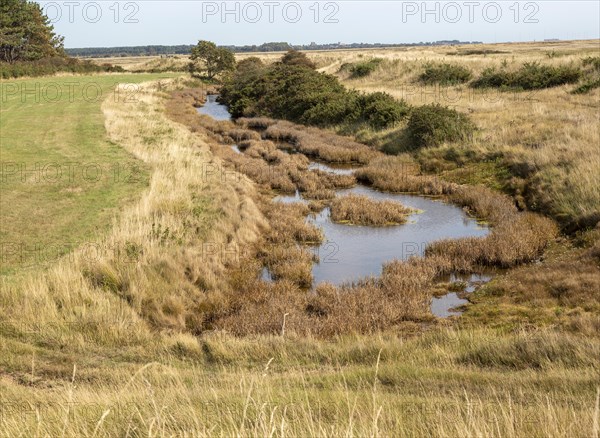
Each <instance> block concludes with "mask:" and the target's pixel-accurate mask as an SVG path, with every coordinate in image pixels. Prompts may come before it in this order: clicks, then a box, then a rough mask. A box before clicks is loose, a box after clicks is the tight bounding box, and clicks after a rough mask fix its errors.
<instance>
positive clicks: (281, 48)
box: [66, 40, 481, 58]
mask: <svg viewBox="0 0 600 438" xmlns="http://www.w3.org/2000/svg"><path fill="white" fill-rule="evenodd" d="M462 44H481V43H480V42H478V41H474V42H462V41H458V40H451V41H435V42H429V43H423V42H421V43H412V44H382V43H375V44H371V43H352V44H342V43H328V44H306V45H291V44H288V43H285V42H271V43H264V44H260V45H246V46H220V47H222V48H226V49H229V50H230V51H232V52H235V53H248V52H286V51H288V50H291V49H295V50H339V49H374V48H386V47H413V46H439V45H446V46H447V45H462ZM193 48H194V46H193V45H177V46H135V47H90V48H80V49H66V52H67V54H69V55H70V56H77V57H82V58H113V57H125V56H158V55H189V54H190V52H191V50H192V49H193Z"/></svg>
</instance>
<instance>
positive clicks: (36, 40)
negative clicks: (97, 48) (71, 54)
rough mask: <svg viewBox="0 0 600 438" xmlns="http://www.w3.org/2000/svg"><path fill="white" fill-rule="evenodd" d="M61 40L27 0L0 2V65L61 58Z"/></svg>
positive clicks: (39, 11)
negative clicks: (2, 63)
mask: <svg viewBox="0 0 600 438" xmlns="http://www.w3.org/2000/svg"><path fill="white" fill-rule="evenodd" d="M63 39H64V38H63V37H61V36H58V35H56V34H55V33H54V27H53V26H52V24H51V23H50V20H49V19H48V17H46V15H44V12H43V11H42V8H41V7H40V5H38V4H37V3H35V2H32V1H28V0H0V61H4V62H9V63H14V62H17V61H37V60H38V59H42V58H49V57H53V56H65V52H64V49H63Z"/></svg>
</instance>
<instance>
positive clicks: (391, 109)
mask: <svg viewBox="0 0 600 438" xmlns="http://www.w3.org/2000/svg"><path fill="white" fill-rule="evenodd" d="M360 106H361V108H362V109H361V113H362V115H363V118H364V119H365V120H366V121H367V123H368V124H369V125H370V126H371V127H372V128H374V129H385V128H389V127H391V126H393V125H395V124H396V123H397V122H399V121H400V120H402V119H403V118H405V117H406V116H407V115H408V112H409V107H408V105H407V104H406V102H404V101H403V100H402V101H397V100H396V99H394V98H393V97H392V96H391V95H389V94H387V93H382V92H377V93H371V94H365V95H362V96H361V97H360Z"/></svg>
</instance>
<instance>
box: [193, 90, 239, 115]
mask: <svg viewBox="0 0 600 438" xmlns="http://www.w3.org/2000/svg"><path fill="white" fill-rule="evenodd" d="M218 97H219V96H218V95H217V94H209V95H208V96H206V102H205V103H204V105H203V106H201V107H200V108H197V110H198V112H199V113H200V114H204V115H207V116H211V117H212V118H213V119H215V120H231V114H229V109H228V108H227V106H225V105H223V104H220V103H219V102H217V98H218Z"/></svg>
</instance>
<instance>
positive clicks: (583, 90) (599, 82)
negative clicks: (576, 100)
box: [571, 78, 600, 94]
mask: <svg viewBox="0 0 600 438" xmlns="http://www.w3.org/2000/svg"><path fill="white" fill-rule="evenodd" d="M599 87H600V78H597V79H595V80H592V81H589V82H586V83H584V84H581V85H580V86H579V87H577V88H575V89H574V90H573V91H572V92H571V93H572V94H587V93H589V92H590V91H592V90H594V89H596V88H599Z"/></svg>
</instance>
